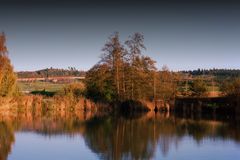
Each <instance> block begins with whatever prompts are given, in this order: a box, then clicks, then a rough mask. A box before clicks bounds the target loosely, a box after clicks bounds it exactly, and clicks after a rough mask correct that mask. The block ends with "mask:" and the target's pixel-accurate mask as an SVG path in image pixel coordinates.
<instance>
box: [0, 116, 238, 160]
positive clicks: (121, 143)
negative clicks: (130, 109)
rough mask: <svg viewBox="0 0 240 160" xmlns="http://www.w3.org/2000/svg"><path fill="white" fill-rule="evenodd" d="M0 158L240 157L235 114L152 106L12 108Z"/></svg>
mask: <svg viewBox="0 0 240 160" xmlns="http://www.w3.org/2000/svg"><path fill="white" fill-rule="evenodd" d="M0 117H1V118H0V160H7V159H8V160H54V159H56V160H79V159H84V160H92V159H93V160H95V159H116V160H118V159H165V160H173V159H174V160H188V159H189V160H192V159H194V160H208V159H209V160H210V159H217V160H230V159H233V160H235V159H239V158H240V125H239V123H238V122H239V121H237V120H235V119H228V120H223V119H218V118H216V117H215V118H214V119H213V118H209V117H208V118H194V117H191V118H188V117H181V116H176V115H170V114H160V113H154V112H149V113H147V114H144V115H134V116H131V117H129V116H121V115H107V114H103V115H102V114H97V115H96V114H93V113H47V114H45V115H35V114H33V113H8V114H5V115H1V116H0Z"/></svg>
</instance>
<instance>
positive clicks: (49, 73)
mask: <svg viewBox="0 0 240 160" xmlns="http://www.w3.org/2000/svg"><path fill="white" fill-rule="evenodd" d="M180 73H184V74H189V75H192V76H201V75H206V76H216V77H223V78H224V77H226V78H227V77H231V78H234V77H240V69H197V70H188V71H180ZM17 75H18V77H19V78H35V77H37V78H41V77H58V76H85V75H86V72H85V71H82V70H77V69H76V68H74V67H69V68H68V69H57V68H46V69H42V70H37V71H21V72H17Z"/></svg>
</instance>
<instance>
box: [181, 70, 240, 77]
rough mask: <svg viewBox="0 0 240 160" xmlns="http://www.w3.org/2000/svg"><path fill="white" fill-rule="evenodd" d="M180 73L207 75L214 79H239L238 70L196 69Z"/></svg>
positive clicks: (239, 71)
mask: <svg viewBox="0 0 240 160" xmlns="http://www.w3.org/2000/svg"><path fill="white" fill-rule="evenodd" d="M180 72H181V73H187V74H190V75H193V76H200V75H206V76H207V75H209V76H216V77H232V78H233V77H239V76H240V69H197V70H190V71H180Z"/></svg>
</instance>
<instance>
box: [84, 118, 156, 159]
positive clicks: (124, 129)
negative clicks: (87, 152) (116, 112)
mask: <svg viewBox="0 0 240 160" xmlns="http://www.w3.org/2000/svg"><path fill="white" fill-rule="evenodd" d="M152 131H153V125H149V124H148V123H147V122H146V121H138V120H135V119H130V120H126V119H124V118H118V119H114V118H110V117H108V118H103V119H101V120H98V119H94V120H92V121H90V122H88V123H87V124H86V132H85V134H84V137H85V140H86V143H87V145H88V146H89V147H90V148H91V149H92V150H93V151H94V152H95V153H98V154H99V155H100V156H101V158H103V159H149V158H151V157H152V156H153V153H154V150H155V146H156V141H155V140H154V134H153V132H152Z"/></svg>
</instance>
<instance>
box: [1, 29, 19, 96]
mask: <svg viewBox="0 0 240 160" xmlns="http://www.w3.org/2000/svg"><path fill="white" fill-rule="evenodd" d="M7 53H8V50H7V47H6V37H5V34H4V33H0V96H1V97H3V96H11V95H13V94H14V93H16V75H15V73H14V71H13V67H12V65H11V62H10V59H9V58H8V54H7Z"/></svg>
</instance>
